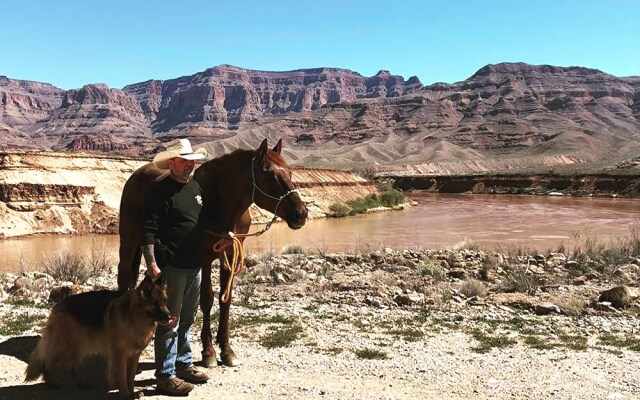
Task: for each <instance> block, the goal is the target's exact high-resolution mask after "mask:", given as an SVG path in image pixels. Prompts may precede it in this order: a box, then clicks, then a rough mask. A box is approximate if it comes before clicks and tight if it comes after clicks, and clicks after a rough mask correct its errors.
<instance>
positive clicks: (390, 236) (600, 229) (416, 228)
mask: <svg viewBox="0 0 640 400" xmlns="http://www.w3.org/2000/svg"><path fill="white" fill-rule="evenodd" d="M411 197H412V199H414V200H415V201H416V202H417V205H416V206H414V207H408V208H407V209H406V210H403V211H394V212H382V213H375V214H368V215H360V216H355V217H349V218H341V219H318V220H311V221H309V222H307V224H306V225H305V226H304V227H303V228H302V229H300V230H298V231H292V230H290V229H289V228H287V226H286V225H285V224H283V223H278V224H274V225H273V226H272V228H271V229H270V230H269V231H268V232H267V233H265V234H264V235H262V236H260V237H257V238H249V239H247V240H246V241H245V249H246V252H247V253H264V252H281V251H282V250H283V248H285V247H286V246H287V245H292V244H295V245H298V246H301V247H302V248H303V249H305V250H306V251H308V252H326V251H346V252H353V251H366V250H378V249H382V248H384V247H391V248H395V249H400V248H402V249H404V248H408V249H411V248H444V247H450V246H455V245H459V244H460V243H462V242H463V241H465V240H471V241H474V242H476V243H478V244H480V245H482V246H485V247H487V248H489V249H494V250H499V249H504V250H506V249H509V248H510V247H513V246H522V247H525V248H528V249H537V250H541V251H545V250H549V249H554V248H557V247H558V246H559V245H561V244H564V245H565V246H567V247H571V246H572V245H573V244H575V243H576V237H578V236H579V237H583V238H584V237H586V236H590V237H596V236H597V238H598V239H599V240H601V241H604V242H606V241H609V240H612V239H613V238H618V237H623V236H629V235H630V233H631V230H632V229H634V228H640V200H637V199H616V198H582V197H580V198H578V197H566V196H506V195H459V194H456V195H447V194H422V193H414V194H411ZM253 228H254V229H257V227H256V226H254V227H253ZM91 248H94V249H102V248H106V249H108V250H109V251H110V252H112V253H113V256H114V258H115V257H117V251H118V237H117V236H34V237H28V238H24V239H6V240H0V251H1V252H2V254H4V259H5V262H4V264H3V266H2V267H0V272H6V271H14V272H15V271H19V270H20V268H21V267H24V268H27V269H30V270H33V269H37V268H38V266H39V265H41V264H42V263H43V260H46V259H47V258H48V257H51V255H52V254H54V253H55V252H57V251H61V250H62V251H83V252H86V251H90V249H91Z"/></svg>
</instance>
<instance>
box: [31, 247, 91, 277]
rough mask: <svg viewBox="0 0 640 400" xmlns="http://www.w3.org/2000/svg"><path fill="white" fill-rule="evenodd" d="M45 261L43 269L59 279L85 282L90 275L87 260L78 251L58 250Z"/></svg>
mask: <svg viewBox="0 0 640 400" xmlns="http://www.w3.org/2000/svg"><path fill="white" fill-rule="evenodd" d="M43 263H44V264H43V266H42V268H41V270H42V271H44V272H46V273H47V274H49V275H51V276H52V277H53V278H54V279H55V280H58V281H65V282H73V283H76V284H83V283H86V282H87V279H88V278H89V276H90V271H89V269H88V268H87V265H86V263H85V260H84V259H83V257H82V256H81V255H80V254H78V253H71V252H69V251H63V252H57V253H54V254H53V255H52V256H50V257H48V258H47V259H45V260H44V262H43Z"/></svg>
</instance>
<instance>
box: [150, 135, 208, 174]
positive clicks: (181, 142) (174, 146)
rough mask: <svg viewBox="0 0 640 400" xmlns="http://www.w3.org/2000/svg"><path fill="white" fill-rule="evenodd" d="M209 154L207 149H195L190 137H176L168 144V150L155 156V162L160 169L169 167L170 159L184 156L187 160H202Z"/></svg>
mask: <svg viewBox="0 0 640 400" xmlns="http://www.w3.org/2000/svg"><path fill="white" fill-rule="evenodd" d="M206 156H207V149H204V148H199V149H198V150H196V151H193V149H192V148H191V142H189V139H176V140H172V141H170V142H168V143H167V144H166V150H165V151H161V152H160V153H158V154H156V156H155V157H153V163H154V164H155V165H156V167H158V168H160V169H169V160H170V159H172V158H176V157H179V158H184V159H185V160H202V159H203V158H205V157H206Z"/></svg>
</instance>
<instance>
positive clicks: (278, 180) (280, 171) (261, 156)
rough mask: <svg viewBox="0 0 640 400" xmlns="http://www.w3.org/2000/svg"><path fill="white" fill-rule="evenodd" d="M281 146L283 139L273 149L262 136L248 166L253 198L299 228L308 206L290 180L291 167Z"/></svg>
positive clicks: (262, 206) (305, 216) (261, 206)
mask: <svg viewBox="0 0 640 400" xmlns="http://www.w3.org/2000/svg"><path fill="white" fill-rule="evenodd" d="M281 150H282V139H280V140H279V141H278V144H276V145H275V147H274V148H273V149H272V150H269V148H268V146H267V139H265V140H263V141H262V144H261V145H260V147H259V148H258V150H256V156H255V158H254V159H253V161H252V163H253V164H252V166H251V168H252V180H253V202H254V203H256V204H257V205H258V207H260V208H264V209H265V210H268V211H271V212H272V213H274V214H275V215H277V216H278V217H280V218H282V219H283V220H285V221H286V222H287V225H289V228H291V229H300V228H302V226H303V225H304V223H305V222H306V220H307V206H306V205H305V204H304V203H303V202H302V200H300V196H299V195H298V193H297V191H296V189H295V187H294V186H293V183H292V182H291V169H290V168H289V166H288V165H287V163H286V162H285V161H284V158H282V155H281V154H280V153H281Z"/></svg>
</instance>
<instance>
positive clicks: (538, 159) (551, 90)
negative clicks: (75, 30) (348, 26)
mask: <svg viewBox="0 0 640 400" xmlns="http://www.w3.org/2000/svg"><path fill="white" fill-rule="evenodd" d="M5 80H6V79H5ZM25 85H26V84H19V83H16V82H13V83H12V85H8V84H5V91H7V92H11V93H10V95H11V96H17V94H16V95H14V92H16V93H17V91H18V90H20V91H22V92H25V91H28V90H27V89H25V87H27V86H29V85H26V86H25ZM39 85H44V84H39ZM36 86H37V85H36ZM47 87H48V86H46V85H44V86H42V88H40V89H38V90H35V89H31V92H29V93H31V96H35V98H34V99H41V100H38V101H39V102H38V101H36V100H33V101H32V103H33V104H40V105H39V106H37V107H34V109H36V110H40V111H38V112H40V113H41V114H40V117H38V118H36V117H34V116H35V115H36V114H35V111H33V115H31V114H30V115H31V116H30V117H29V118H31V119H23V122H25V123H26V125H25V124H22V125H20V124H18V123H15V121H16V120H17V119H16V118H17V117H12V118H6V119H3V120H2V121H5V120H6V121H10V122H4V125H0V129H1V130H2V132H3V133H4V135H3V139H2V144H3V145H5V146H7V145H11V146H18V147H23V146H27V145H30V146H39V147H40V148H56V149H73V150H99V151H105V152H113V151H119V152H123V153H125V154H131V155H133V154H148V153H150V152H153V151H154V149H157V148H158V145H159V144H160V141H165V140H169V139H171V138H172V137H175V136H181V137H189V138H191V139H192V141H194V142H196V143H201V144H202V145H204V146H205V147H207V148H208V149H209V150H210V151H211V152H212V153H213V154H214V155H220V154H222V153H223V152H226V151H228V150H231V149H235V148H238V147H246V146H247V145H254V144H255V143H256V142H258V143H259V142H260V141H261V140H262V139H263V138H264V137H268V138H271V139H279V138H283V139H284V141H285V147H286V149H287V155H288V157H289V159H291V160H294V161H295V162H296V163H297V164H298V165H304V166H307V167H317V168H327V167H328V168H345V169H374V170H376V171H386V170H394V171H395V170H404V171H408V172H409V173H415V174H419V173H421V172H420V171H443V173H445V174H454V173H469V174H474V173H479V172H485V171H488V172H503V171H502V170H500V169H497V170H496V168H501V166H508V169H509V171H512V170H523V171H524V170H526V171H527V172H529V171H530V170H534V171H535V170H536V169H537V170H539V171H544V172H547V171H548V169H549V168H554V167H556V166H561V165H565V164H584V165H586V167H585V169H588V168H600V167H601V166H602V165H607V164H609V165H613V164H618V163H623V162H625V161H626V160H629V159H632V158H633V157H635V155H636V154H638V152H640V77H627V78H619V77H615V76H612V75H609V74H606V73H604V72H601V71H598V70H594V69H589V68H582V67H556V66H549V65H539V66H534V65H528V64H523V63H503V64H496V65H487V66H485V67H483V68H481V69H480V70H479V71H478V72H476V73H475V74H474V75H473V76H471V77H470V78H469V79H466V80H464V81H461V82H457V83H453V84H446V83H436V84H432V85H428V86H424V87H423V86H422V85H421V83H420V81H419V80H418V79H417V78H415V77H412V78H410V79H408V80H405V79H404V78H403V77H400V76H395V75H391V74H390V73H389V72H387V71H380V72H379V73H378V74H376V75H375V76H373V77H363V76H361V75H360V74H358V73H356V72H353V71H349V70H344V69H338V68H317V69H305V70H295V71H288V72H267V71H253V70H247V69H242V68H237V67H233V66H229V65H222V66H218V67H214V68H210V69H207V70H205V71H202V72H199V73H196V74H194V75H190V76H185V77H181V78H177V79H169V80H165V81H159V80H150V81H146V82H141V83H136V84H132V85H128V86H126V87H125V88H124V89H123V90H117V89H109V88H107V87H105V86H103V85H87V86H85V87H83V88H82V89H79V90H73V91H69V92H67V93H64V94H60V93H59V92H57V91H56V90H54V89H51V88H52V87H50V88H49V89H48V90H49V92H47V90H45V89H46V88H47ZM6 88H17V89H11V90H9V89H6ZM22 92H21V93H22ZM38 93H43V94H42V96H44V97H42V98H41V97H38V96H40V95H38ZM54 95H55V96H58V95H59V96H60V97H59V106H56V104H57V103H55V102H54V101H53V100H51V99H54V98H56V97H55V96H54ZM47 96H48V97H47ZM47 99H49V100H47ZM23 103H24V101H23ZM46 104H49V105H50V106H49V107H50V108H47V107H45V105H46ZM56 107H57V108H56ZM5 108H6V106H5ZM21 109H26V108H25V107H22V108H21ZM47 110H48V111H47ZM23 114H25V113H24V112H23ZM23 114H20V113H17V112H16V111H11V115H23ZM45 114H46V115H45ZM25 115H26V114H25ZM25 118H26V117H25ZM11 121H14V122H11ZM29 121H31V122H29ZM27 122H29V123H27Z"/></svg>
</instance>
